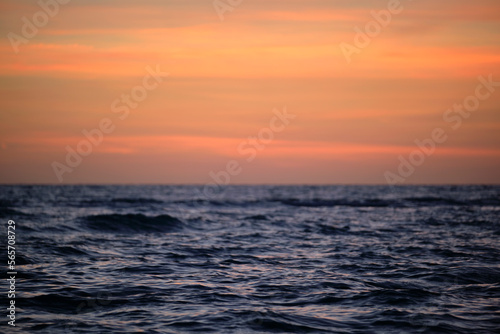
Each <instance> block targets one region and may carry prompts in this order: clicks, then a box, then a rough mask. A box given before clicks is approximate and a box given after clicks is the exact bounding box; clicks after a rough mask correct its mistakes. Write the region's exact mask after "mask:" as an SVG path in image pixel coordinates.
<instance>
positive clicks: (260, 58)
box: [0, 0, 500, 184]
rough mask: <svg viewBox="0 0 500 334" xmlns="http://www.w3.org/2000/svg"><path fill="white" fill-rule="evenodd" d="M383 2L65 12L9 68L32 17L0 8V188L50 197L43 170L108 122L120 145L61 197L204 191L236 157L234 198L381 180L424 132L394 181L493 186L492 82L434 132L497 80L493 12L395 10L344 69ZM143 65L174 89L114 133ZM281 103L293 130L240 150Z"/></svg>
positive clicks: (48, 174)
mask: <svg viewBox="0 0 500 334" xmlns="http://www.w3.org/2000/svg"><path fill="white" fill-rule="evenodd" d="M45 1H49V0H45ZM49 2H50V1H49ZM222 2H224V1H222ZM387 6H388V1H375V0H373V1H364V0H358V1H352V0H330V1H326V0H307V1H305V0H302V1H298V0H291V1H269V0H266V1H264V0H243V1H242V2H241V4H240V5H238V6H236V7H235V8H234V9H233V10H232V11H227V12H225V13H224V20H223V21H221V20H220V19H219V16H218V14H217V12H216V10H215V9H214V7H213V1H211V0H192V1H185V0H178V1H171V0H170V1H169V0H143V1H131V0H85V1H84V0H72V1H70V2H69V3H68V4H65V5H60V8H59V11H58V13H57V14H56V15H55V16H54V17H52V18H50V20H49V22H48V24H47V25H45V26H43V27H40V28H38V33H37V34H36V36H34V37H33V38H29V39H27V40H28V42H27V43H26V44H21V45H19V52H18V53H17V54H16V53H15V52H14V50H13V47H12V46H11V43H10V41H9V39H8V38H7V36H8V34H9V33H11V32H13V33H15V34H18V35H19V36H22V32H21V29H22V27H23V24H24V23H23V21H22V18H23V17H26V18H28V20H29V21H32V18H33V15H34V14H35V13H37V12H38V11H40V10H41V9H40V7H39V5H38V4H37V1H34V0H33V1H20V0H3V1H2V2H0V32H1V35H2V39H1V40H0V52H1V53H0V54H1V62H0V85H1V91H0V107H1V108H0V183H59V181H58V178H57V177H56V175H55V173H54V171H53V166H52V164H53V162H54V161H56V162H59V163H61V164H65V157H66V153H67V152H66V146H68V145H69V146H70V147H72V148H76V146H77V144H78V143H79V142H80V141H82V140H83V139H84V138H85V137H84V136H83V134H82V130H85V129H86V130H91V129H94V128H97V127H98V126H99V122H100V120H101V119H103V118H109V119H111V120H112V122H113V124H114V125H115V129H114V131H113V132H112V133H109V134H105V135H104V139H103V142H102V143H101V144H100V145H99V146H96V147H94V148H93V152H92V153H91V154H90V155H88V156H86V157H83V160H82V162H81V163H80V164H79V165H78V166H77V167H75V168H72V172H71V173H65V174H64V175H63V183H65V184H66V183H67V184H70V183H197V184H204V183H206V182H210V181H211V178H210V176H209V173H210V172H211V171H213V172H218V171H221V170H224V169H225V168H226V164H227V162H228V161H231V160H236V161H238V162H239V163H240V166H241V168H242V170H241V173H239V175H234V176H232V177H231V183H232V184H239V183H275V184H282V183H310V184H318V183H328V184H332V183H356V184H359V183H369V184H384V183H386V178H385V176H384V173H385V172H386V171H391V172H393V173H396V174H397V170H398V166H399V163H400V162H399V160H398V157H399V156H403V157H408V156H409V155H410V154H411V153H412V152H413V151H414V150H415V149H416V144H415V140H416V139H418V140H423V139H426V138H430V137H431V133H432V131H433V130H434V129H435V128H442V129H443V130H444V131H445V132H446V135H447V140H446V141H445V142H444V143H441V144H438V145H437V148H436V150H435V152H434V153H433V154H432V155H430V156H427V157H426V158H425V161H424V163H423V164H422V165H420V166H417V167H416V168H415V171H414V172H413V174H412V175H410V176H409V177H405V178H404V182H405V183H407V184H412V183H430V184H434V183H497V184H498V183H500V172H499V171H500V115H499V107H500V86H499V87H497V88H496V91H494V92H492V93H491V94H490V96H489V97H488V98H487V99H485V100H484V101H480V105H479V107H478V108H477V110H475V111H473V112H471V116H470V117H469V118H467V119H463V122H462V124H461V126H460V127H458V128H457V129H455V130H454V129H453V128H452V127H451V125H453V123H450V122H446V121H445V120H444V119H443V114H444V113H445V112H446V110H447V109H449V108H451V107H452V106H453V104H455V103H458V104H461V103H463V101H464V99H466V98H467V97H468V96H470V95H474V92H475V89H476V87H477V85H478V84H479V81H478V77H479V76H483V77H485V78H486V77H488V76H489V75H492V78H493V79H494V80H495V81H499V82H500V2H499V1H498V0H476V1H472V2H471V1H469V0H453V1H451V0H449V1H435V0H413V1H410V0H401V6H402V8H403V10H402V11H401V12H400V13H397V14H393V15H392V19H391V22H390V23H389V24H388V25H387V26H385V27H382V28H381V31H380V33H379V34H377V35H376V36H374V37H373V38H371V42H370V44H369V45H368V46H366V47H365V48H362V49H360V52H359V53H357V54H353V55H352V61H351V62H350V63H348V62H347V61H346V59H345V57H344V55H343V53H342V51H341V49H340V47H339V45H340V44H341V43H349V44H353V40H354V38H355V36H356V33H355V31H354V27H359V28H361V29H362V30H363V29H364V26H365V24H366V23H367V22H370V21H373V17H372V16H371V14H370V12H371V11H376V12H378V11H381V10H387ZM147 66H150V67H152V68H155V67H156V66H159V67H160V68H161V70H162V71H165V72H168V73H169V76H168V77H166V78H165V79H164V81H163V82H162V83H161V84H159V86H158V88H156V89H154V90H152V91H149V92H148V96H147V98H146V99H145V100H144V101H142V102H140V103H139V105H138V107H137V108H136V109H131V110H130V114H129V115H128V117H127V118H125V119H123V120H120V119H119V117H118V114H116V113H113V112H112V108H111V104H112V103H113V101H115V100H116V99H117V98H119V97H120V95H121V94H130V92H131V89H132V88H133V87H134V86H136V85H140V84H141V83H142V80H143V77H144V76H145V75H146V74H147V71H146V67H147ZM285 106H286V109H287V111H288V113H291V114H293V115H296V118H295V119H293V120H292V121H291V122H290V124H289V125H287V126H286V128H285V129H284V130H283V131H281V132H279V133H275V136H274V140H273V141H271V142H270V143H267V144H265V148H264V149H263V150H262V151H259V152H258V153H257V156H256V158H255V159H254V160H253V161H251V162H248V161H247V159H246V158H247V156H246V155H242V154H241V153H240V152H239V151H238V149H237V148H238V146H239V145H241V143H245V142H246V141H247V138H248V137H249V136H256V135H257V134H258V133H259V131H260V130H261V129H263V128H266V127H269V122H270V120H271V119H272V118H273V109H277V110H282V109H283V108H284V107H285ZM455 116H456V115H455Z"/></svg>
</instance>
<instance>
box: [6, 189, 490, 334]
mask: <svg viewBox="0 0 500 334" xmlns="http://www.w3.org/2000/svg"><path fill="white" fill-rule="evenodd" d="M201 188H202V187H199V186H1V187H0V217H1V222H2V224H1V225H0V237H1V239H0V240H1V241H0V243H1V246H0V251H1V252H2V253H3V255H2V257H1V258H2V259H3V261H4V264H3V265H2V268H3V269H2V273H1V275H2V278H3V279H2V281H4V283H3V284H2V291H3V292H2V294H1V296H0V308H1V309H2V310H3V311H2V318H1V319H2V321H1V323H0V332H3V333H33V332H36V333H398V334H399V333H467V334H477V333H500V187H498V186H402V187H394V188H391V187H385V186H228V187H226V188H224V189H222V191H221V192H220V193H217V194H215V195H214V196H212V197H209V198H207V197H205V196H204V195H203V192H201V191H200V190H201ZM8 220H13V221H15V226H16V230H15V233H16V244H15V247H16V270H17V277H16V284H15V288H16V298H15V305H16V322H15V324H16V327H12V326H10V325H8V324H7V321H8V320H9V318H8V317H7V314H8V310H7V309H6V308H7V307H8V306H9V301H10V299H9V298H8V296H7V291H8V289H9V286H8V283H7V282H6V278H7V276H8V275H7V224H8Z"/></svg>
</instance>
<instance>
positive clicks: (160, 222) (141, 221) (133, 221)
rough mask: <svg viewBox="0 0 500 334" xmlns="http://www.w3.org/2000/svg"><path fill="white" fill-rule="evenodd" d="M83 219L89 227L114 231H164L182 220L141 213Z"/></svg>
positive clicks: (175, 226)
mask: <svg viewBox="0 0 500 334" xmlns="http://www.w3.org/2000/svg"><path fill="white" fill-rule="evenodd" d="M84 220H85V226H86V227H87V228H89V229H92V230H96V231H101V232H114V233H158V232H163V233H165V232H173V231H177V230H180V229H181V228H182V227H183V223H182V221H180V220H179V219H177V218H175V217H172V216H170V215H166V214H165V215H159V216H154V217H149V216H145V215H143V214H108V215H95V216H87V217H85V219H84Z"/></svg>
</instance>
